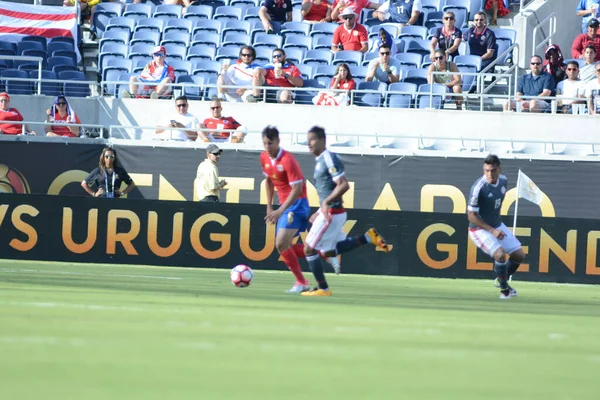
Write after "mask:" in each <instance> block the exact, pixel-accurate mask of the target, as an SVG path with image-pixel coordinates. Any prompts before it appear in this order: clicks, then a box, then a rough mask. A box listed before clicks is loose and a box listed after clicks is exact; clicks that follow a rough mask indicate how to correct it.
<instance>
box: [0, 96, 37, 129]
mask: <svg viewBox="0 0 600 400" xmlns="http://www.w3.org/2000/svg"><path fill="white" fill-rule="evenodd" d="M19 121H23V116H22V115H21V113H20V112H19V110H17V109H16V108H14V107H11V106H10V96H9V95H8V93H6V92H3V93H0V134H2V135H22V134H23V128H25V134H26V135H35V134H36V133H35V132H34V131H32V130H31V128H30V127H29V125H28V124H25V126H23V124H14V123H11V122H19Z"/></svg>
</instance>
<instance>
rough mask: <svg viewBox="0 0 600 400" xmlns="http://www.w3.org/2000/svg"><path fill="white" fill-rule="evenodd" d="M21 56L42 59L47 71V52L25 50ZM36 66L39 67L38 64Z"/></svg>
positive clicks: (43, 66)
mask: <svg viewBox="0 0 600 400" xmlns="http://www.w3.org/2000/svg"><path fill="white" fill-rule="evenodd" d="M21 55H22V56H26V57H40V58H41V59H42V68H43V69H46V65H47V61H46V52H45V51H43V50H23V53H21ZM76 60H77V59H76ZM36 65H37V63H36ZM36 68H37V67H36Z"/></svg>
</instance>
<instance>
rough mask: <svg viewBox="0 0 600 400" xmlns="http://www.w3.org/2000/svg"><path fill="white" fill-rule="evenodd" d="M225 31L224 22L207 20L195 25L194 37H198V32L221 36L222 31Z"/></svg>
mask: <svg viewBox="0 0 600 400" xmlns="http://www.w3.org/2000/svg"><path fill="white" fill-rule="evenodd" d="M222 30H223V22H222V21H218V20H214V19H206V20H204V19H203V20H201V21H198V22H196V24H195V25H194V30H193V35H194V36H196V35H197V33H198V32H204V33H206V32H209V33H216V34H218V35H219V37H220V35H221V31H222Z"/></svg>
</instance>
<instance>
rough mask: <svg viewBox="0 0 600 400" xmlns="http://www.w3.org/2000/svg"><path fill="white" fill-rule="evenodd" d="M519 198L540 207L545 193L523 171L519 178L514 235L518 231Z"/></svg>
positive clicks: (520, 172)
mask: <svg viewBox="0 0 600 400" xmlns="http://www.w3.org/2000/svg"><path fill="white" fill-rule="evenodd" d="M519 197H522V198H524V199H525V200H529V201H530V202H532V203H535V204H537V205H539V204H540V203H541V202H542V200H543V198H544V193H543V192H542V191H541V190H540V188H539V187H537V185H536V184H535V183H533V181H532V180H531V178H529V177H528V176H527V175H525V174H524V173H523V172H522V171H521V170H519V176H518V177H517V199H516V201H515V217H514V221H513V234H514V233H515V229H517V211H518V210H519Z"/></svg>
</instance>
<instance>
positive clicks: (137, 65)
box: [131, 55, 152, 73]
mask: <svg viewBox="0 0 600 400" xmlns="http://www.w3.org/2000/svg"><path fill="white" fill-rule="evenodd" d="M150 61H152V57H150V56H142V55H139V56H134V57H133V58H131V62H132V66H131V72H135V73H139V72H142V71H143V70H144V68H145V67H146V64H148V63H149V62H150Z"/></svg>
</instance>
